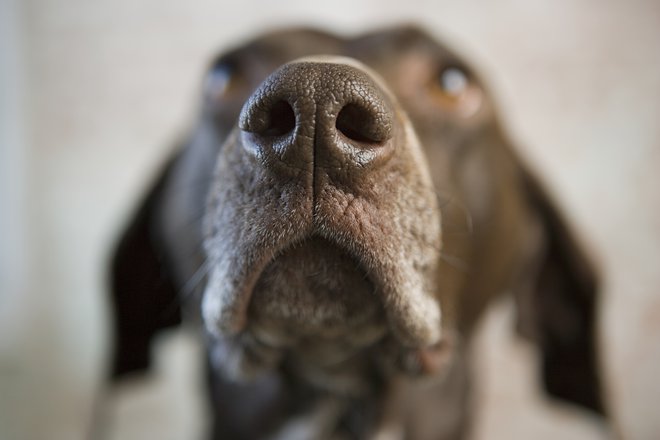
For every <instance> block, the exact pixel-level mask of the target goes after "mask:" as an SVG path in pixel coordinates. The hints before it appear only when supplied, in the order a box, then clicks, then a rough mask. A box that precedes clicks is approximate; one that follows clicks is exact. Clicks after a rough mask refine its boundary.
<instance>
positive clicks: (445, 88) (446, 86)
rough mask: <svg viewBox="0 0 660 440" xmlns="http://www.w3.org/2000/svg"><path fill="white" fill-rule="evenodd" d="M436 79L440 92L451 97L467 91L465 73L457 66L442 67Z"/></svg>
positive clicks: (467, 82)
mask: <svg viewBox="0 0 660 440" xmlns="http://www.w3.org/2000/svg"><path fill="white" fill-rule="evenodd" d="M437 81H438V87H439V88H440V90H441V91H442V93H444V94H445V95H447V96H448V97H451V98H459V97H460V96H461V95H463V94H464V93H465V92H466V91H467V88H468V85H469V80H468V78H467V75H466V74H465V72H463V71H462V70H461V69H459V68H457V67H447V68H446V69H443V70H442V71H441V72H440V75H439V76H438V79H437Z"/></svg>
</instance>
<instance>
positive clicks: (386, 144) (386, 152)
mask: <svg viewBox="0 0 660 440" xmlns="http://www.w3.org/2000/svg"><path fill="white" fill-rule="evenodd" d="M355 64H356V63H355ZM239 128H240V129H241V130H242V140H243V145H244V147H245V148H246V149H247V150H249V151H252V152H253V153H254V154H255V155H257V156H260V157H262V158H265V159H266V160H265V162H264V163H266V164H270V166H273V167H275V168H277V167H278V166H277V165H273V164H277V163H284V165H285V166H286V167H287V168H293V169H309V167H313V168H315V169H316V168H319V169H323V170H326V171H328V172H331V170H343V171H342V173H345V172H346V171H347V170H350V171H351V172H357V170H363V169H365V168H368V167H369V166H370V165H375V164H378V163H383V161H384V160H386V159H387V158H388V157H389V156H390V155H391V151H392V142H391V139H392V135H393V130H394V128H395V127H394V116H393V109H392V104H391V100H390V98H389V97H388V95H387V94H386V93H385V91H384V90H383V89H382V88H381V87H380V86H379V85H378V84H377V80H376V79H374V78H373V77H372V75H371V74H369V73H368V72H367V71H366V70H365V69H363V68H361V67H360V66H358V65H351V64H348V63H345V62H341V61H337V60H335V59H334V58H333V59H328V60H324V61H313V60H301V61H297V62H292V63H289V64H286V65H284V66H283V67H281V68H280V69H279V70H277V71H276V72H274V73H273V74H272V75H271V76H270V77H269V78H267V79H266V80H265V81H264V82H263V83H262V84H261V86H260V87H259V88H258V89H257V90H256V91H255V92H254V93H253V94H252V96H251V97H250V98H249V100H248V101H247V102H246V104H245V106H244V107H243V110H242V112H241V115H240V120H239ZM272 159H276V160H272ZM267 166H268V165H267ZM280 168H281V167H280Z"/></svg>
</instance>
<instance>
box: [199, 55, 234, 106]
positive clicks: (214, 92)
mask: <svg viewBox="0 0 660 440" xmlns="http://www.w3.org/2000/svg"><path fill="white" fill-rule="evenodd" d="M239 76H240V75H238V67H237V64H236V63H235V62H233V61H231V60H219V61H218V62H216V63H215V64H214V65H213V66H212V67H211V69H210V70H209V72H208V73H207V74H206V78H205V79H204V95H205V96H206V98H207V99H209V100H211V101H216V100H219V99H222V98H224V97H226V96H228V95H229V94H230V92H231V91H232V89H234V88H236V87H237V84H238V83H239V82H240V80H238V77H239Z"/></svg>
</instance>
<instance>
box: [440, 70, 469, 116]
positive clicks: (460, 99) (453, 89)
mask: <svg viewBox="0 0 660 440" xmlns="http://www.w3.org/2000/svg"><path fill="white" fill-rule="evenodd" d="M431 89H432V91H433V93H432V96H433V98H434V100H435V101H436V102H437V103H439V104H440V105H442V106H443V107H445V108H448V109H450V110H453V111H456V112H458V113H460V114H461V115H462V116H470V115H472V114H473V113H475V112H476V111H477V110H478V108H479V106H480V104H481V93H480V89H479V86H478V85H477V84H475V82H474V81H473V80H472V79H471V78H470V76H469V74H468V73H467V72H466V71H465V70H464V69H462V68H460V67H457V66H447V67H443V68H442V69H440V71H439V72H438V74H437V75H436V76H435V78H434V79H433V81H432V84H431Z"/></svg>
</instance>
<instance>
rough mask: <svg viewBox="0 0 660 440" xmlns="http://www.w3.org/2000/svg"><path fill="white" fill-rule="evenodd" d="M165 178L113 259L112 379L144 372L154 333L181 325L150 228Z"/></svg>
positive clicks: (168, 281) (156, 188)
mask: <svg viewBox="0 0 660 440" xmlns="http://www.w3.org/2000/svg"><path fill="white" fill-rule="evenodd" d="M169 168H170V166H169V165H168V166H167V169H169ZM166 176H167V171H166V172H165V173H163V175H162V176H161V177H160V178H159V179H158V181H157V183H156V185H155V186H154V188H153V189H152V190H151V191H150V193H149V194H148V195H147V197H146V199H145V200H144V202H143V203H142V205H141V206H140V208H139V209H138V210H137V213H136V214H135V216H134V218H133V219H132V221H131V222H130V223H129V225H128V227H127V228H126V230H125V231H124V233H123V235H122V236H121V239H120V240H119V243H118V245H117V248H116V249H115V252H114V255H113V258H112V267H111V274H110V276H111V280H110V281H111V295H112V305H113V307H114V319H113V324H114V332H113V334H114V341H113V342H114V346H113V354H112V356H113V357H112V371H111V377H112V378H118V377H120V376H123V375H125V374H127V373H131V372H137V371H143V370H145V369H147V368H148V367H149V365H150V351H151V350H150V349H151V342H152V340H153V338H154V336H155V335H156V333H157V332H158V331H159V330H161V329H164V328H167V327H171V326H174V325H177V324H179V323H180V322H181V308H180V304H179V301H178V298H177V291H176V288H175V287H174V284H173V282H172V279H171V278H170V276H169V275H168V271H167V270H166V267H165V263H164V258H163V255H162V252H161V251H160V249H159V243H158V240H157V236H156V233H155V228H154V214H155V207H156V204H157V203H158V200H159V198H160V197H162V189H163V186H164V182H165V180H166Z"/></svg>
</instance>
